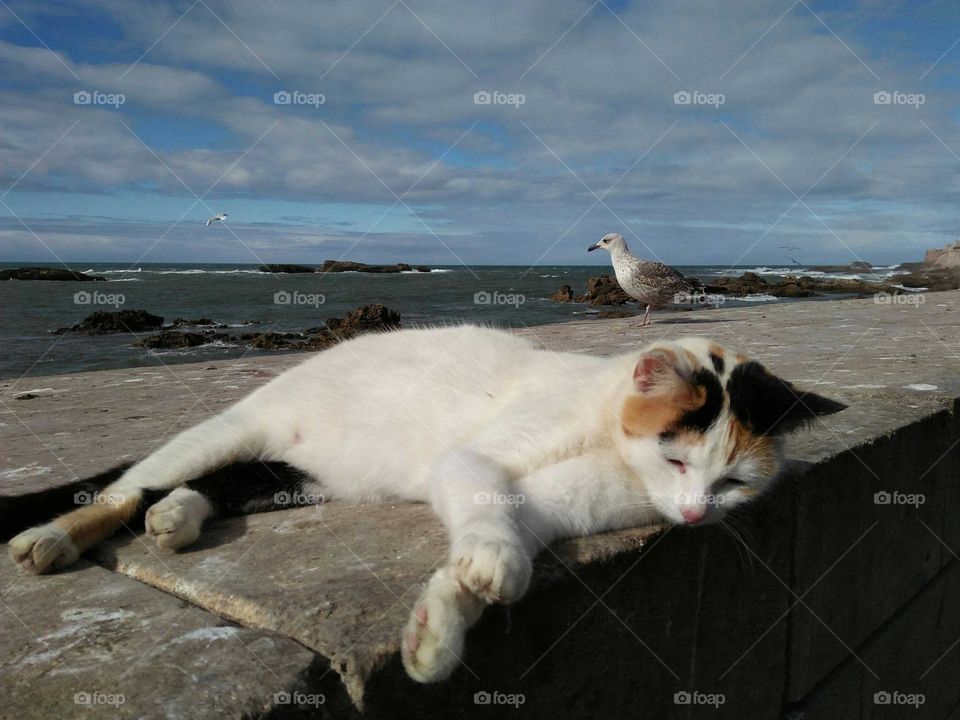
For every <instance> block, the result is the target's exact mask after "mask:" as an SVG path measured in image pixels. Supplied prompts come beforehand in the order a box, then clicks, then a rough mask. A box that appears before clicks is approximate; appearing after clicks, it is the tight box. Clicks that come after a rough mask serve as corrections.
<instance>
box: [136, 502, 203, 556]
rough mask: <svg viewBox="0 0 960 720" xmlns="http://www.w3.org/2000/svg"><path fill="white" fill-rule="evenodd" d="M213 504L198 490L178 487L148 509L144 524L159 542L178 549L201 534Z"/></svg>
mask: <svg viewBox="0 0 960 720" xmlns="http://www.w3.org/2000/svg"><path fill="white" fill-rule="evenodd" d="M209 514H210V503H209V502H208V501H207V499H206V498H205V497H204V496H203V495H201V494H200V493H198V492H197V491H196V490H191V489H189V488H177V489H176V490H174V491H173V492H172V493H170V494H169V495H167V496H166V497H165V498H163V499H162V500H160V501H159V502H156V503H154V504H153V505H151V506H150V508H149V509H148V510H147V515H146V517H145V518H144V525H145V526H146V528H147V535H149V536H150V537H152V538H153V539H154V540H155V541H156V543H157V545H159V546H160V547H162V548H166V549H168V550H178V549H179V548H182V547H186V546H187V545H190V544H191V543H193V542H195V541H196V539H197V538H198V537H200V529H201V527H203V521H204V520H205V519H206V518H207V516H208V515H209Z"/></svg>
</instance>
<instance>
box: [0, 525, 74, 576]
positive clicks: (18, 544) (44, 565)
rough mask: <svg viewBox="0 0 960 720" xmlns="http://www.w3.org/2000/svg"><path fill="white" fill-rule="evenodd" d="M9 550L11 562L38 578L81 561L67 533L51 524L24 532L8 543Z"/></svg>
mask: <svg viewBox="0 0 960 720" xmlns="http://www.w3.org/2000/svg"><path fill="white" fill-rule="evenodd" d="M8 549H9V552H10V559H11V560H13V561H14V562H15V563H16V564H17V565H19V566H20V567H21V568H23V569H24V570H26V571H28V572H32V573H36V574H38V575H39V574H41V573H45V572H49V571H50V570H59V569H60V568H65V567H67V566H68V565H72V564H73V563H74V562H75V561H76V559H77V558H78V557H80V553H79V551H78V550H77V546H76V545H74V543H73V540H71V539H70V535H69V534H68V533H67V531H66V530H64V529H63V528H60V527H57V526H56V525H54V524H53V523H50V524H47V525H40V526H39V527H34V528H30V529H29V530H24V531H23V532H22V533H20V534H19V535H17V536H16V537H14V538H13V539H12V540H10V544H9V546H8Z"/></svg>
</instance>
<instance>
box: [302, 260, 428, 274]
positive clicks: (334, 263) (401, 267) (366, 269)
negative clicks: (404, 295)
mask: <svg viewBox="0 0 960 720" xmlns="http://www.w3.org/2000/svg"><path fill="white" fill-rule="evenodd" d="M410 271H416V272H430V268H428V267H426V266H425V265H417V266H416V267H414V266H412V265H407V264H406V263H397V264H396V265H367V264H366V263H359V262H352V261H349V260H325V261H324V263H323V264H322V265H321V266H320V267H318V268H317V272H319V273H341V272H363V273H400V272H410Z"/></svg>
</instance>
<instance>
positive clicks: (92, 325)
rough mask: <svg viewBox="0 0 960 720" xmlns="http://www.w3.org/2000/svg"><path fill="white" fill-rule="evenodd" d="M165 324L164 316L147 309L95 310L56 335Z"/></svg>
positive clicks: (137, 329) (105, 332)
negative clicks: (149, 311) (151, 312)
mask: <svg viewBox="0 0 960 720" xmlns="http://www.w3.org/2000/svg"><path fill="white" fill-rule="evenodd" d="M162 325H163V318H162V317H160V316H159V315H151V314H150V313H148V312H147V311H146V310H119V311H117V312H102V311H101V312H95V313H91V314H90V315H87V317H85V318H84V319H83V320H81V321H80V322H79V323H78V324H76V325H72V326H71V327H66V328H59V329H57V330H54V331H53V334H54V335H62V334H64V333H67V332H81V333H85V334H87V335H111V334H114V333H122V332H143V331H145V330H157V329H159V328H160V327H161V326H162Z"/></svg>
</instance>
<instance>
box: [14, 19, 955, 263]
mask: <svg viewBox="0 0 960 720" xmlns="http://www.w3.org/2000/svg"><path fill="white" fill-rule="evenodd" d="M958 21H960V7H958V5H957V3H956V2H943V3H940V2H896V1H895V0H889V1H887V0H863V1H862V2H814V1H813V0H796V1H795V2H794V1H793V0H782V1H774V0H725V1H724V2H704V1H701V2H686V1H685V0H679V1H675V0H666V1H664V2H629V1H627V0H596V2H592V3H591V2H590V0H582V1H576V2H575V1H573V0H542V1H541V0H505V1H503V2H500V1H497V0H494V1H491V2H482V3H478V2H463V1H462V0H456V1H453V2H446V1H444V2H441V1H436V0H434V1H431V2H427V1H426V0H370V1H369V2H362V3H360V2H356V1H343V2H305V1H301V0H290V1H285V2H282V3H281V2H263V1H262V0H229V1H228V0H184V1H183V2H143V1H141V2H127V1H126V0H85V1H84V2H82V3H73V2H52V1H49V0H44V1H42V2H40V1H35V0H23V1H21V0H0V262H29V261H44V262H68V263H69V262H119V263H130V264H131V265H138V264H143V263H149V262H164V263H171V262H224V263H260V262H294V263H319V262H321V261H323V260H326V259H347V260H357V261H363V262H398V261H405V262H411V263H432V264H443V265H458V264H468V265H479V264H510V265H536V264H540V265H561V264H574V265H582V264H591V263H602V262H605V261H608V259H606V258H597V257H596V255H598V253H593V254H591V255H590V256H588V255H587V254H586V247H587V246H588V245H590V244H591V243H593V242H595V241H596V240H597V239H599V238H600V237H601V236H602V235H604V234H605V233H608V232H619V233H621V234H623V235H624V237H625V238H626V239H627V242H628V243H629V245H630V247H631V249H632V250H633V251H634V252H635V253H636V254H638V255H641V256H643V257H645V258H650V259H657V260H662V261H664V262H668V263H671V264H674V265H713V264H724V265H730V266H734V265H758V264H778V265H782V264H784V263H787V262H788V261H789V260H790V258H791V257H792V258H795V259H797V260H798V261H800V262H802V263H804V264H807V263H849V262H853V261H858V260H859V261H868V262H872V263H874V264H890V263H895V262H901V261H909V260H920V259H921V258H922V256H923V252H924V250H925V249H926V248H928V247H939V246H942V245H944V244H946V243H948V242H952V241H953V240H955V239H956V238H957V236H958V235H960V232H958V226H960V204H958V203H957V192H958V189H960V182H958V178H960V174H958V170H960V130H958V119H960V113H958V111H960V74H958V69H960V68H958V64H960V22H958ZM221 212H226V213H228V217H227V220H226V221H225V222H224V223H216V224H214V225H212V226H211V227H209V228H203V227H202V225H203V222H204V220H205V219H206V218H207V217H209V216H212V215H214V214H217V213H221ZM785 248H790V249H785Z"/></svg>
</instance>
